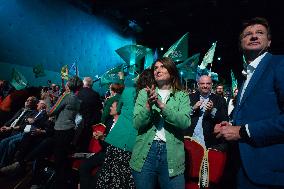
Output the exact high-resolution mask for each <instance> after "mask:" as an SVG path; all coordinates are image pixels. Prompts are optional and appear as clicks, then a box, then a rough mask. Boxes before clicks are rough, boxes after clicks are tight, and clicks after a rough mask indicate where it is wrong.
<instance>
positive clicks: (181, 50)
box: [163, 32, 188, 62]
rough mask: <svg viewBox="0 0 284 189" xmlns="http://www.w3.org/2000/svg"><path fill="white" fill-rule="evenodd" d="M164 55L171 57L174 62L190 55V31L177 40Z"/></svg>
mask: <svg viewBox="0 0 284 189" xmlns="http://www.w3.org/2000/svg"><path fill="white" fill-rule="evenodd" d="M163 57H170V58H171V59H173V61H174V62H179V61H184V60H185V59H187V57H188V32H187V33H186V34H184V35H183V36H182V37H181V38H180V39H179V40H178V41H176V42H175V43H174V44H173V45H172V46H171V47H170V48H169V50H168V51H167V52H166V53H165V54H164V56H163Z"/></svg>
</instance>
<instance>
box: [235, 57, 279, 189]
mask: <svg viewBox="0 0 284 189" xmlns="http://www.w3.org/2000/svg"><path fill="white" fill-rule="evenodd" d="M283 79H284V56H274V55H271V54H269V53H268V54H266V55H265V56H264V57H263V59H262V60H261V61H260V63H259V65H258V67H257V68H256V70H255V71H254V73H253V76H252V78H251V80H250V82H249V84H248V86H247V88H246V90H245V92H244V94H243V97H242V100H241V102H240V95H239V97H238V100H237V105H236V107H235V112H234V125H245V124H248V128H249V132H250V135H251V142H250V143H247V142H242V141H241V142H239V149H240V157H241V161H242V165H243V167H244V170H245V172H246V174H247V176H248V177H249V178H250V179H251V180H252V181H253V182H255V183H259V184H265V185H280V186H284V81H283ZM240 91H242V89H241V90H240Z"/></svg>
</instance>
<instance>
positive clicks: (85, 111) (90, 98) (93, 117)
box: [77, 87, 103, 126]
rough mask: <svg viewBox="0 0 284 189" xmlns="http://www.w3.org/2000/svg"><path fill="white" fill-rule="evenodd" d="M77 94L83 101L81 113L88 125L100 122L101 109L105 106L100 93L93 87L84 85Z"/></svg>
mask: <svg viewBox="0 0 284 189" xmlns="http://www.w3.org/2000/svg"><path fill="white" fill-rule="evenodd" d="M77 96H78V98H79V99H80V100H81V101H82V102H81V108H80V113H81V114H82V116H83V118H84V119H85V121H86V122H87V124H88V126H91V125H93V124H97V123H99V122H100V120H101V114H102V113H101V110H102V108H103V104H102V101H101V98H100V95H99V93H97V92H96V91H94V90H93V89H91V88H88V87H83V88H82V89H80V91H79V93H78V95H77Z"/></svg>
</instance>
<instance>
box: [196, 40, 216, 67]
mask: <svg viewBox="0 0 284 189" xmlns="http://www.w3.org/2000/svg"><path fill="white" fill-rule="evenodd" d="M216 44H217V41H216V42H215V43H213V44H212V46H211V48H210V49H209V50H208V52H207V53H206V54H205V55H204V57H203V60H202V62H201V64H200V69H205V68H206V67H207V65H208V64H212V62H213V58H214V53H215V48H216Z"/></svg>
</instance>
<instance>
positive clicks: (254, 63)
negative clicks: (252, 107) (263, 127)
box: [239, 52, 267, 137]
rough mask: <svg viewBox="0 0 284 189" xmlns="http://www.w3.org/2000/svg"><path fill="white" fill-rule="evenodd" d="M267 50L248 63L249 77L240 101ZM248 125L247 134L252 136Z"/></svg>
mask: <svg viewBox="0 0 284 189" xmlns="http://www.w3.org/2000/svg"><path fill="white" fill-rule="evenodd" d="M266 53H267V52H265V53H263V54H262V55H260V56H258V57H257V58H256V59H254V61H252V62H251V63H250V64H248V66H247V71H246V73H247V79H246V81H245V82H244V86H243V88H242V91H241V97H240V101H239V103H240V102H241V101H242V98H243V95H244V93H245V91H246V89H247V86H248V84H249V82H250V79H251V78H252V75H253V73H254V71H255V69H256V68H257V66H258V64H259V62H260V61H261V60H262V58H263V57H264V56H265V55H266ZM245 127H246V131H247V134H248V136H249V137H250V132H249V128H248V124H246V125H245Z"/></svg>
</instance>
